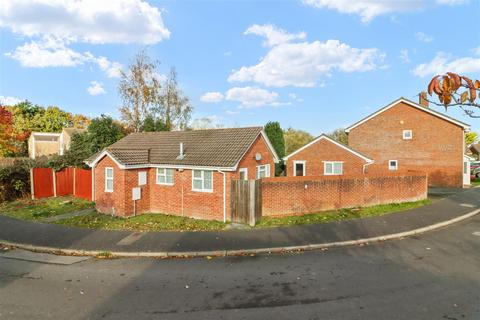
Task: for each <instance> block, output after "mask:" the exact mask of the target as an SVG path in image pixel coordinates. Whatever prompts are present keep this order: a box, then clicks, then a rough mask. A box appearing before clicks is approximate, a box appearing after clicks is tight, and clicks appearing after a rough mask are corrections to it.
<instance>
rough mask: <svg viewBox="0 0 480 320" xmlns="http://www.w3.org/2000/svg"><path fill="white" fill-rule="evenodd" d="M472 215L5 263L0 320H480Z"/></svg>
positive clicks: (0, 261) (478, 234) (477, 227)
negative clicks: (297, 244)
mask: <svg viewBox="0 0 480 320" xmlns="http://www.w3.org/2000/svg"><path fill="white" fill-rule="evenodd" d="M479 252H480V215H477V216H474V217H472V218H470V219H468V220H465V221H463V222H459V223H456V224H454V225H451V226H450V227H448V228H444V229H441V230H438V231H435V232H428V233H424V234H421V235H416V236H412V237H409V238H406V239H404V240H401V241H386V242H379V243H372V244H370V245H364V246H349V247H342V248H334V249H329V250H315V251H309V252H300V253H285V254H272V255H269V254H262V255H254V256H250V255H247V256H235V257H214V258H212V259H208V258H198V259H148V258H135V259H122V258H119V259H97V258H90V259H88V260H86V261H81V262H77V263H72V264H68V265H60V264H52V263H41V262H30V261H24V260H16V259H11V258H9V259H4V258H2V253H1V252H0V319H2V320H3V319H5V320H10V319H14V320H19V319H25V320H26V319H28V320H36V319H42V320H43V319H69V320H77V319H78V320H80V319H82V320H83V319H103V320H122V319H135V320H143V319H161V320H171V319H174V320H180V319H228V320H247V319H248V320H256V319H260V320H265V319H275V320H283V319H285V320H290V319H311V320H320V319H329V320H335V319H339V320H340V319H341V320H359V319H368V320H376V319H380V320H383V319H388V320H410V319H415V320H437V319H438V320H446V319H457V320H478V319H480V290H479V288H480V276H479V275H480V255H479V254H478V253H479Z"/></svg>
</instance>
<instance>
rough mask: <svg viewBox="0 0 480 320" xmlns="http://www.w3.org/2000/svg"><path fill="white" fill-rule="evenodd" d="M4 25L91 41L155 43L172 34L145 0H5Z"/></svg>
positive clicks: (1, 16)
mask: <svg viewBox="0 0 480 320" xmlns="http://www.w3.org/2000/svg"><path fill="white" fill-rule="evenodd" d="M0 27H6V28H9V29H10V30H12V31H13V32H14V33H17V34H20V35H24V36H28V37H32V36H43V35H48V36H54V37H56V38H62V39H70V40H72V41H79V42H87V43H141V44H154V43H157V42H159V41H161V40H163V39H168V38H169V36H170V31H169V30H168V29H167V28H166V27H165V26H164V24H163V20H162V15H161V11H160V10H159V9H158V8H157V7H154V6H151V5H150V4H148V3H147V2H145V1H141V0H116V1H98V0H81V1H67V0H3V1H2V10H0Z"/></svg>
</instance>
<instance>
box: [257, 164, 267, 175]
mask: <svg viewBox="0 0 480 320" xmlns="http://www.w3.org/2000/svg"><path fill="white" fill-rule="evenodd" d="M256 177H257V179H262V178H268V177H270V165H269V164H263V165H261V166H257V174H256Z"/></svg>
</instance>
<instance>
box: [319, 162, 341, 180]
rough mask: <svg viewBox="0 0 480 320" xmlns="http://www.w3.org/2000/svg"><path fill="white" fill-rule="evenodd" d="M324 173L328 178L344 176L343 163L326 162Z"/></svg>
mask: <svg viewBox="0 0 480 320" xmlns="http://www.w3.org/2000/svg"><path fill="white" fill-rule="evenodd" d="M323 173H324V174H325V175H326V176H339V175H342V174H343V162H340V161H325V162H324V163H323Z"/></svg>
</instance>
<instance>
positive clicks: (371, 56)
mask: <svg viewBox="0 0 480 320" xmlns="http://www.w3.org/2000/svg"><path fill="white" fill-rule="evenodd" d="M383 59H384V54H383V53H381V52H380V51H379V50H378V49H376V48H367V49H358V48H352V47H350V46H349V45H348V44H345V43H342V42H340V41H338V40H327V41H326V42H321V41H314V42H299V43H290V42H282V43H280V44H278V45H276V46H273V47H272V48H271V49H270V51H269V52H268V53H267V55H266V56H265V57H264V58H262V59H261V60H260V62H259V63H258V64H256V65H253V66H248V67H246V66H244V67H241V68H240V69H239V70H235V71H233V72H232V74H230V76H229V77H228V81H230V82H234V81H239V82H246V81H254V82H257V83H262V84H264V85H266V86H269V87H272V86H275V87H285V86H296V87H313V86H315V85H316V84H317V81H318V80H319V77H320V76H326V75H329V74H330V73H331V72H332V71H334V70H339V71H343V72H362V71H369V70H373V69H375V68H377V64H378V63H381V62H382V61H383Z"/></svg>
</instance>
